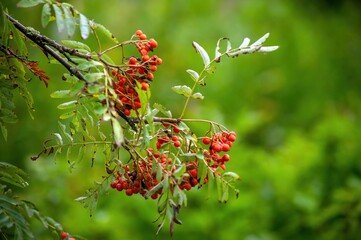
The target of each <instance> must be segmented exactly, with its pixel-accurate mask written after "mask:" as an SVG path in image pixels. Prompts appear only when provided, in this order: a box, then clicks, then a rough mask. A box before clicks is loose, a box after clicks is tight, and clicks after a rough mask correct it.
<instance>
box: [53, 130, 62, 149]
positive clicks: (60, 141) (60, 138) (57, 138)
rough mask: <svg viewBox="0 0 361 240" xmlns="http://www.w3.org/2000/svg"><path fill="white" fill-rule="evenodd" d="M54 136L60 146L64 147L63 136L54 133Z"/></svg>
mask: <svg viewBox="0 0 361 240" xmlns="http://www.w3.org/2000/svg"><path fill="white" fill-rule="evenodd" d="M52 135H54V136H55V140H56V142H57V143H58V145H60V146H62V145H63V138H62V137H61V135H60V134H59V133H53V134H52Z"/></svg>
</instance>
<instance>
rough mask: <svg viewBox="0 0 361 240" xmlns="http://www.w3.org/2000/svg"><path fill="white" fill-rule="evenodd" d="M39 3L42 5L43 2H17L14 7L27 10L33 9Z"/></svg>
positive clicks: (26, 0)
mask: <svg viewBox="0 0 361 240" xmlns="http://www.w3.org/2000/svg"><path fill="white" fill-rule="evenodd" d="M41 3H44V0H21V1H20V2H18V4H16V6H17V7H22V8H28V7H34V6H36V5H39V4H41Z"/></svg>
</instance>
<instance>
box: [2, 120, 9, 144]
mask: <svg viewBox="0 0 361 240" xmlns="http://www.w3.org/2000/svg"><path fill="white" fill-rule="evenodd" d="M0 128H1V133H2V135H3V137H4V139H5V141H6V140H7V139H8V130H7V129H6V127H5V126H4V125H3V124H2V123H1V122H0Z"/></svg>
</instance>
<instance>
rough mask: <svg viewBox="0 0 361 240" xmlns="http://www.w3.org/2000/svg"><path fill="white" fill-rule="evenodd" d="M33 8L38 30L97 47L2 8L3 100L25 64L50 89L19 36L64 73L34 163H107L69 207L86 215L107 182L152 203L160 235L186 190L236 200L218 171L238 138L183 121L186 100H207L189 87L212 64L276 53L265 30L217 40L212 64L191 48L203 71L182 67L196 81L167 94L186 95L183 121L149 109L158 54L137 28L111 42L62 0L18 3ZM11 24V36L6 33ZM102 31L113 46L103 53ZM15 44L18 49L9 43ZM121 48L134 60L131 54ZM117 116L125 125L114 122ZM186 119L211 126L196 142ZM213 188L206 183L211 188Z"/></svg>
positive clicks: (230, 176) (229, 178) (199, 82)
mask: <svg viewBox="0 0 361 240" xmlns="http://www.w3.org/2000/svg"><path fill="white" fill-rule="evenodd" d="M40 4H42V6H43V7H42V13H41V23H42V25H43V27H46V26H47V25H48V23H49V21H55V22H56V25H57V28H58V31H59V32H62V31H63V30H65V29H66V32H67V35H68V36H69V37H71V36H73V35H74V33H75V30H76V28H77V27H79V30H80V34H81V37H82V38H83V39H87V38H88V37H89V36H90V34H92V35H93V36H94V38H95V40H96V42H97V50H94V49H92V48H91V47H90V46H88V45H87V44H86V43H84V42H78V41H72V40H64V41H62V43H61V44H59V43H57V42H56V41H54V40H52V39H51V38H48V37H46V36H44V35H41V34H40V33H39V32H38V31H36V30H34V29H32V28H29V27H25V26H24V25H22V24H21V23H20V22H18V21H17V20H16V19H14V18H13V17H11V16H10V15H9V14H7V13H6V11H3V12H2V14H3V15H2V18H3V22H4V28H3V33H2V43H1V51H2V54H3V56H2V57H3V58H4V59H5V61H3V65H4V68H8V69H11V71H7V72H6V71H5V72H4V73H2V75H1V76H2V81H3V82H5V83H7V85H6V88H4V91H3V92H4V94H3V95H4V99H5V98H6V97H10V98H11V97H12V94H11V90H13V89H15V88H16V87H18V85H19V83H18V81H19V78H20V80H25V77H26V76H27V75H26V74H25V71H24V68H26V69H28V70H29V72H30V73H31V74H33V75H34V76H36V77H38V78H39V79H40V80H41V81H42V82H44V84H45V85H46V87H47V86H48V84H49V80H50V78H49V77H48V76H47V75H46V74H45V71H44V70H42V69H40V68H39V67H38V63H37V62H36V61H33V60H29V59H28V57H27V52H26V51H27V50H26V46H25V44H24V39H28V40H30V41H32V42H33V43H34V44H36V45H37V46H38V47H39V48H40V49H41V50H42V51H43V52H44V53H45V55H46V56H47V57H48V58H49V60H50V62H51V63H56V64H59V63H60V64H61V65H63V66H64V67H65V68H66V69H67V71H68V73H64V74H63V76H62V79H63V80H64V81H65V82H66V83H68V84H69V85H68V86H69V87H68V88H66V89H62V90H57V91H55V92H53V93H52V94H51V97H53V98H59V99H66V101H65V102H63V103H61V104H59V105H58V109H61V110H66V112H65V113H63V114H62V115H60V117H59V118H60V120H61V121H60V122H59V132H56V133H53V134H52V135H53V138H51V139H49V140H46V141H45V142H44V148H43V150H42V151H41V152H40V153H39V154H38V155H36V156H34V157H32V158H31V159H32V160H37V159H38V158H39V157H40V156H41V155H43V154H48V155H54V158H55V157H56V156H57V155H59V154H61V153H62V152H65V153H66V158H67V160H68V163H69V165H70V167H71V168H73V167H74V166H75V165H76V164H77V163H78V162H79V161H80V160H82V156H83V155H84V153H86V152H88V151H91V152H92V153H93V157H92V160H91V161H92V165H93V163H94V161H95V159H96V158H97V156H98V152H100V151H101V152H102V153H103V156H102V158H103V159H105V161H104V164H105V168H106V172H105V175H103V176H102V180H101V181H100V182H96V185H95V187H93V188H91V189H89V190H88V191H87V195H86V196H83V197H79V198H77V199H76V201H79V202H82V203H83V204H84V206H86V207H88V206H89V207H90V214H91V215H92V212H93V210H94V209H95V207H96V204H97V201H98V199H99V196H101V195H102V194H103V193H104V192H105V191H107V189H108V188H109V185H110V187H111V188H113V189H116V190H118V191H122V190H124V191H125V192H126V195H128V196H131V195H133V194H140V195H142V196H143V197H144V198H146V199H147V198H152V199H157V200H158V201H157V210H158V213H159V218H158V219H157V221H159V225H158V231H157V233H159V231H160V230H161V229H162V227H163V225H164V223H165V221H166V220H168V221H169V222H170V233H171V235H172V234H173V231H174V224H181V221H180V220H179V219H178V216H177V215H178V213H179V210H180V208H181V207H182V206H187V196H186V193H185V191H189V190H190V189H191V188H193V187H197V188H201V187H203V185H205V184H208V186H213V185H215V186H216V188H217V192H218V194H217V195H218V201H220V202H224V203H225V202H227V201H228V191H229V189H231V190H234V192H235V193H236V196H238V190H237V189H235V187H234V181H235V180H238V179H239V176H238V175H237V174H236V173H234V172H227V171H225V170H226V163H227V162H228V161H229V160H230V156H229V155H228V154H226V152H228V151H229V150H230V148H231V147H232V145H233V142H234V141H235V140H236V134H235V133H234V132H232V131H230V130H228V129H227V128H226V127H224V126H223V125H221V124H219V123H216V122H213V121H210V120H204V119H187V118H184V115H185V114H186V111H187V109H188V108H187V107H188V104H189V101H190V99H204V96H203V95H202V93H201V92H199V91H198V92H196V88H197V87H199V86H200V87H202V86H205V85H206V81H205V79H206V77H207V76H208V75H210V74H212V73H214V71H215V67H214V64H216V63H219V62H220V61H221V58H223V57H238V56H239V55H242V54H249V53H255V52H261V53H266V52H272V51H274V50H276V49H277V48H278V47H277V46H271V47H265V46H263V43H264V41H265V40H266V38H267V37H268V36H269V34H266V35H264V36H263V37H261V38H260V39H259V40H257V41H256V42H254V43H253V44H251V45H249V43H250V39H248V38H245V39H244V40H243V42H242V43H241V44H240V46H239V47H237V48H232V47H231V43H230V41H229V39H227V38H222V39H220V40H219V41H218V42H217V45H216V49H215V56H214V58H213V59H211V58H210V56H209V54H208V53H207V52H206V51H205V49H204V48H203V47H202V46H200V45H199V44H198V43H196V42H193V47H194V48H195V50H196V52H197V53H199V54H200V56H201V58H202V60H203V64H204V66H203V69H202V70H201V71H200V72H199V73H198V72H197V71H195V70H192V69H189V70H187V72H188V73H189V74H190V77H191V79H192V80H193V81H194V83H193V86H192V87H189V86H187V85H181V86H174V87H173V88H172V89H173V90H174V91H175V92H176V93H178V94H180V95H183V96H184V97H185V98H186V101H185V104H184V107H183V111H182V113H181V115H180V116H179V117H173V116H172V112H171V111H170V110H168V109H166V108H165V107H163V106H162V105H160V104H158V103H155V104H154V105H153V106H151V104H150V101H149V100H150V95H151V91H150V84H151V83H152V82H153V80H154V75H153V72H155V71H157V67H158V66H159V65H161V64H162V59H161V58H159V57H158V56H156V55H152V54H153V51H154V50H155V48H157V46H158V43H157V41H156V40H154V39H152V38H151V39H148V37H147V36H146V35H145V34H144V33H143V32H142V31H141V30H137V31H136V32H135V33H134V35H133V36H132V37H131V38H130V39H129V40H127V41H124V42H118V40H117V39H116V38H115V37H114V35H113V34H112V33H111V32H110V31H109V30H108V29H106V28H105V27H104V26H103V25H101V24H98V23H96V22H94V21H91V20H89V19H88V18H87V17H85V15H83V14H82V13H80V12H79V11H77V10H76V9H75V8H74V7H73V6H72V5H70V4H67V3H61V2H59V1H52V0H37V1H34V0H22V1H20V2H19V3H18V5H17V6H18V7H24V8H27V7H33V6H36V5H40ZM9 28H12V30H10V31H9ZM13 32H15V33H16V34H17V36H16V37H13V36H12V34H13ZM101 35H103V37H104V36H105V37H106V38H107V40H108V41H110V42H113V44H114V45H113V46H111V47H108V48H106V49H104V47H103V45H105V44H103V41H102V40H101V37H100V36H101ZM13 40H15V43H16V45H13V44H12V41H13ZM224 42H225V43H226V49H225V50H224V51H221V47H222V46H221V43H224ZM131 48H134V49H131ZM114 51H117V52H120V53H121V62H120V63H117V62H116V61H114V60H113V59H112V58H111V57H110V56H108V53H110V52H114ZM128 51H129V52H132V53H133V54H135V55H129V53H128ZM12 62H15V63H12ZM13 64H14V65H13ZM18 72H20V74H19V73H18ZM22 82H26V81H22ZM10 83H11V84H12V85H10ZM11 86H13V89H11ZM14 86H15V87H14ZM19 89H22V90H21V92H25V94H23V95H24V96H25V100H26V102H27V104H28V105H29V109H32V100H31V95H30V93H29V92H28V91H27V89H26V86H24V87H22V88H20V87H19ZM5 107H7V108H8V110H7V111H3V114H4V117H3V118H2V119H5V120H6V119H9V118H10V117H9V116H13V115H14V114H13V111H12V109H13V108H14V107H13V103H12V101H10V103H9V104H8V105H5ZM4 109H6V108H4ZM120 118H122V119H123V120H124V121H120ZM12 119H13V120H12V121H9V120H7V121H5V120H3V122H2V123H1V124H2V125H1V126H2V129H3V136H4V137H5V138H6V137H7V134H6V128H5V126H4V125H3V123H10V122H14V121H15V117H13V118H12ZM189 123H196V124H204V125H206V126H208V130H206V132H205V133H204V134H202V135H200V136H197V135H196V134H195V131H193V130H192V129H191V128H190V127H189V126H188V124H189ZM124 150H125V151H126V152H128V154H129V157H128V160H126V159H124V157H122V152H123V151H124ZM75 151H76V152H78V154H77V158H76V160H75V161H72V160H70V159H71V158H72V153H73V152H75ZM221 154H222V155H221ZM122 158H123V159H122ZM211 190H212V189H211V188H210V187H209V191H211Z"/></svg>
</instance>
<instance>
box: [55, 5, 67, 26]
mask: <svg viewBox="0 0 361 240" xmlns="http://www.w3.org/2000/svg"><path fill="white" fill-rule="evenodd" d="M53 9H54V12H55V18H56V19H55V20H56V26H57V27H58V31H59V32H62V31H63V30H64V28H65V20H64V16H63V11H62V9H61V8H60V7H59V6H58V5H56V4H53Z"/></svg>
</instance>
